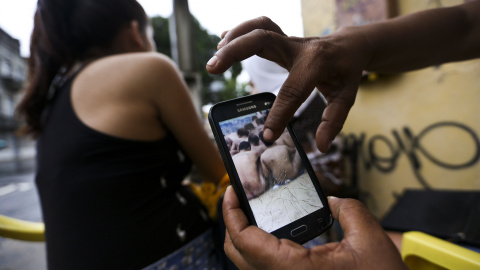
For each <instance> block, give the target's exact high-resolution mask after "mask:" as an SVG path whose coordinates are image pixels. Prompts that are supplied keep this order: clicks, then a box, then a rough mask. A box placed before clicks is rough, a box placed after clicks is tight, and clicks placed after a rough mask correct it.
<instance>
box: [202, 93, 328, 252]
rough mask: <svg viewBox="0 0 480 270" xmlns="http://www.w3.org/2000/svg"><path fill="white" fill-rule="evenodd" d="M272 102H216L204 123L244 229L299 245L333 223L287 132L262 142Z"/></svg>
mask: <svg viewBox="0 0 480 270" xmlns="http://www.w3.org/2000/svg"><path fill="white" fill-rule="evenodd" d="M274 100H275V95H273V94H271V93H262V94H257V95H251V96H247V97H243V98H239V99H234V100H230V101H226V102H221V103H218V104H216V105H214V106H213V107H212V108H211V110H210V113H209V121H210V125H211V127H212V131H213V133H214V136H215V140H216V142H217V144H218V147H219V150H220V153H221V155H222V158H223V160H224V163H225V166H226V169H227V172H228V174H229V176H230V179H231V183H232V186H233V188H234V190H235V192H236V194H237V196H238V198H239V201H240V205H241V206H242V209H243V210H244V212H245V214H246V216H247V218H248V220H249V222H250V224H252V225H256V226H258V227H259V228H261V229H263V230H264V231H266V232H269V233H272V234H273V235H275V236H277V237H279V238H287V239H291V240H293V241H295V242H297V243H304V242H306V241H308V240H310V239H312V238H314V237H316V236H318V235H319V234H321V233H322V232H324V231H325V230H327V229H328V228H329V227H330V226H331V224H332V223H333V218H332V216H331V213H330V210H329V207H328V204H327V201H326V198H325V196H324V194H323V192H322V190H321V187H320V185H319V182H318V180H317V178H316V176H315V173H314V171H313V169H312V168H311V166H310V163H309V161H308V159H307V157H306V155H305V153H304V151H303V149H302V148H301V146H300V145H299V143H298V142H297V140H296V138H295V135H294V134H293V131H292V129H291V127H290V126H288V127H287V128H286V129H285V131H284V132H283V134H282V135H281V136H280V137H279V139H277V140H276V141H275V142H268V141H265V140H264V139H263V123H264V122H265V119H266V117H267V116H268V112H269V110H270V108H271V106H272V105H273V102H274Z"/></svg>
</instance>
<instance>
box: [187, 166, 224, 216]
mask: <svg viewBox="0 0 480 270" xmlns="http://www.w3.org/2000/svg"><path fill="white" fill-rule="evenodd" d="M229 184H230V178H229V177H228V174H225V175H224V176H223V177H222V179H221V180H220V182H219V183H218V185H215V184H213V183H205V182H204V183H202V184H201V185H197V184H195V183H190V185H189V186H190V189H191V190H192V191H193V193H195V195H196V196H197V197H198V198H199V199H200V201H201V202H202V203H203V205H205V207H206V208H207V210H208V215H209V216H210V218H211V219H213V220H217V216H218V212H217V203H218V200H219V199H220V197H222V196H223V194H224V193H225V190H226V189H227V187H228V185H229Z"/></svg>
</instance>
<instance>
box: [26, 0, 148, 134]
mask: <svg viewBox="0 0 480 270" xmlns="http://www.w3.org/2000/svg"><path fill="white" fill-rule="evenodd" d="M133 20H135V21H137V22H138V24H139V28H140V29H142V30H143V29H146V25H147V23H148V18H147V15H146V14H145V11H144V10H143V8H142V6H141V5H140V4H139V3H138V2H137V1H136V0H38V2H37V10H36V12H35V17H34V28H33V32H32V36H31V40H30V58H29V59H28V77H27V84H26V87H25V96H24V97H23V100H22V101H21V102H20V104H19V106H18V108H17V112H18V113H19V115H20V116H21V117H22V118H23V119H24V120H25V121H26V127H25V128H24V130H23V132H24V133H26V134H31V135H33V136H34V137H35V136H37V135H38V134H39V133H40V132H41V130H42V123H41V115H42V112H43V110H44V108H45V106H46V104H47V102H48V97H47V96H48V90H49V88H50V84H51V83H52V80H53V78H54V77H55V75H56V74H57V73H58V72H59V70H60V69H62V68H65V69H66V70H70V69H71V68H72V66H73V65H74V64H75V63H76V62H77V61H84V60H87V59H94V58H97V57H101V56H105V55H109V54H113V53H114V52H112V51H111V48H112V42H113V40H114V39H115V37H116V36H117V34H118V33H119V32H120V30H121V29H122V28H124V27H127V26H128V25H129V24H130V22H131V21H133Z"/></svg>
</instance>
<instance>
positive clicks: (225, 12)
mask: <svg viewBox="0 0 480 270" xmlns="http://www.w3.org/2000/svg"><path fill="white" fill-rule="evenodd" d="M138 2H139V3H140V4H142V6H143V7H144V9H145V11H146V12H147V14H148V15H149V16H155V15H160V16H162V17H169V16H170V15H171V14H172V9H173V8H172V3H173V0H138ZM36 3H37V1H36V0H0V28H2V29H3V30H4V31H5V32H7V33H8V34H9V35H10V36H12V37H14V38H16V39H18V40H20V46H21V48H20V51H21V55H22V56H25V57H28V56H29V49H28V48H29V40H30V34H31V31H32V29H33V14H34V12H35V8H36ZM189 8H190V13H192V14H193V16H195V17H196V18H197V19H198V21H199V22H200V24H201V25H202V26H203V27H204V28H205V29H207V30H208V31H209V32H210V33H211V34H216V35H218V36H220V35H221V33H222V32H223V31H225V30H228V29H231V28H233V27H235V26H236V25H237V24H239V23H241V22H243V21H245V20H249V19H253V18H256V17H259V16H268V17H269V18H270V19H272V20H273V21H274V22H276V23H277V24H278V25H279V26H280V28H282V30H283V31H284V33H286V34H287V35H289V36H298V37H300V36H303V24H302V18H301V3H300V0H190V1H189Z"/></svg>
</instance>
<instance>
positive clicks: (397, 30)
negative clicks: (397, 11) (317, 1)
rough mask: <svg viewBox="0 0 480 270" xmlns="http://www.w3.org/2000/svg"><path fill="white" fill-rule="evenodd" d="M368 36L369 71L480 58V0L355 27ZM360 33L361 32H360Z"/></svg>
mask: <svg viewBox="0 0 480 270" xmlns="http://www.w3.org/2000/svg"><path fill="white" fill-rule="evenodd" d="M346 31H358V32H360V34H362V35H363V36H364V37H365V40H366V44H367V46H368V51H369V52H370V55H371V57H370V61H369V62H368V63H367V64H366V67H365V69H366V70H370V71H381V72H401V71H408V70H414V69H419V68H423V67H427V66H431V65H437V64H441V63H445V62H451V61H461V60H466V59H471V58H476V57H480V1H474V2H470V3H467V4H463V5H459V6H455V7H451V8H439V9H432V10H427V11H423V12H418V13H415V14H411V15H407V16H403V17H399V18H396V19H392V20H388V21H385V22H380V23H375V24H370V25H366V26H360V27H353V28H349V29H346ZM357 34H358V33H357Z"/></svg>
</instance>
